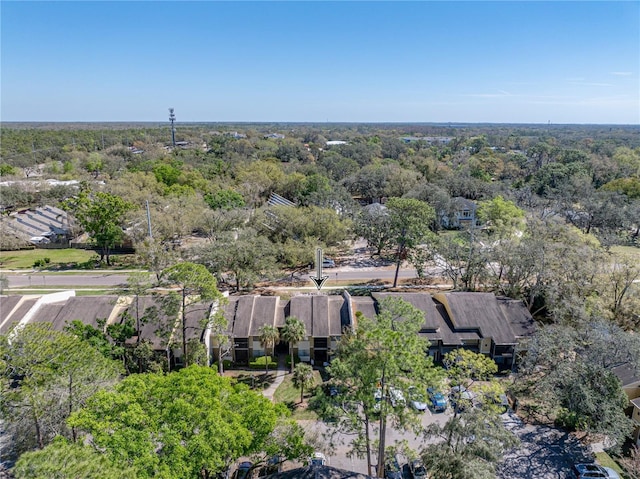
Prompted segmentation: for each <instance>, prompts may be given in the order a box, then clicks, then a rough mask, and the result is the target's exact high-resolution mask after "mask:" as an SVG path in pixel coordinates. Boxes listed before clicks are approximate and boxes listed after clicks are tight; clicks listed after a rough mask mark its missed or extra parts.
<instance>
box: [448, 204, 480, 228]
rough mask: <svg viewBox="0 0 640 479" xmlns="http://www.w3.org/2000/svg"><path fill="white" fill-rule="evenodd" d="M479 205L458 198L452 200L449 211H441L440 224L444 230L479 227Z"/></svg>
mask: <svg viewBox="0 0 640 479" xmlns="http://www.w3.org/2000/svg"><path fill="white" fill-rule="evenodd" d="M477 210H478V205H477V204H476V203H475V202H474V201H471V200H468V199H466V198H463V197H462V196H456V197H455V198H452V200H451V207H450V210H449V211H444V210H443V211H439V212H438V216H439V218H440V224H441V225H442V227H443V228H450V229H458V228H459V229H468V228H471V227H472V226H479V225H480V223H479V221H478V216H477Z"/></svg>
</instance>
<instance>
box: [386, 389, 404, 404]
mask: <svg viewBox="0 0 640 479" xmlns="http://www.w3.org/2000/svg"><path fill="white" fill-rule="evenodd" d="M389 400H390V401H391V405H392V406H393V407H404V406H406V405H407V401H406V400H405V399H404V394H403V393H402V391H401V390H400V389H398V388H389Z"/></svg>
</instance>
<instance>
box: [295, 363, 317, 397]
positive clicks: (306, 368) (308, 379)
mask: <svg viewBox="0 0 640 479" xmlns="http://www.w3.org/2000/svg"><path fill="white" fill-rule="evenodd" d="M291 382H292V383H293V387H294V388H297V389H300V403H302V401H304V390H305V389H307V390H309V389H311V388H312V387H313V384H314V379H313V368H312V367H311V366H310V365H309V364H306V363H299V364H297V365H296V367H295V369H294V370H293V376H292V377H291Z"/></svg>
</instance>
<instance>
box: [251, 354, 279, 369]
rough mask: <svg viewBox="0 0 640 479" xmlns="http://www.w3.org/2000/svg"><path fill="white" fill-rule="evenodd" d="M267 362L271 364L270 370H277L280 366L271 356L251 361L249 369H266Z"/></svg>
mask: <svg viewBox="0 0 640 479" xmlns="http://www.w3.org/2000/svg"><path fill="white" fill-rule="evenodd" d="M265 362H268V363H269V367H270V368H276V367H277V366H278V363H277V362H275V361H274V360H273V359H272V358H271V356H260V357H259V358H255V359H254V360H253V361H251V362H250V363H249V367H250V368H251V369H264V368H265V367H266V366H265Z"/></svg>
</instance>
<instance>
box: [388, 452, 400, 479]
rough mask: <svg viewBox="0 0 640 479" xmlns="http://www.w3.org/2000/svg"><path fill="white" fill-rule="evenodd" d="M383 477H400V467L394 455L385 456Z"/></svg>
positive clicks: (392, 478) (391, 478) (393, 478)
mask: <svg viewBox="0 0 640 479" xmlns="http://www.w3.org/2000/svg"><path fill="white" fill-rule="evenodd" d="M384 477H385V479H402V468H401V467H400V464H399V463H398V459H397V458H396V457H395V456H393V457H389V458H387V460H386V461H385V462H384Z"/></svg>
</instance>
